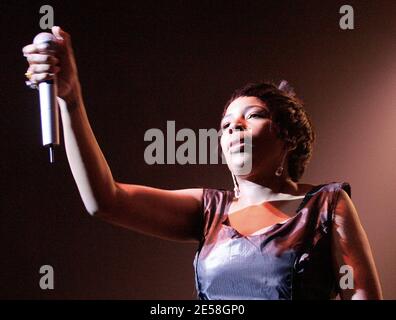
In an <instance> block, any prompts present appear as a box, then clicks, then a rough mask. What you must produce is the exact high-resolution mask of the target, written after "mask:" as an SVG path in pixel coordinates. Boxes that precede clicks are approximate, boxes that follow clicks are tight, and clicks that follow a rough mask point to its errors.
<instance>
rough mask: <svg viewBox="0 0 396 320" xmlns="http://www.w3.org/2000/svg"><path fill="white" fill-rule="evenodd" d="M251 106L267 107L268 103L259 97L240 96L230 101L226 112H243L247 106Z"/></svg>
mask: <svg viewBox="0 0 396 320" xmlns="http://www.w3.org/2000/svg"><path fill="white" fill-rule="evenodd" d="M251 106H258V107H264V108H267V107H266V104H265V103H264V102H263V101H261V100H260V99H259V98H257V97H239V98H237V99H235V100H234V101H232V102H231V103H230V105H229V106H228V108H227V110H226V112H225V114H231V113H235V112H242V111H243V110H244V109H245V108H247V107H251ZM267 109H268V108H267Z"/></svg>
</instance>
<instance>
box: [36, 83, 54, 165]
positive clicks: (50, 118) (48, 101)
mask: <svg viewBox="0 0 396 320" xmlns="http://www.w3.org/2000/svg"><path fill="white" fill-rule="evenodd" d="M38 89H39V96H40V116H41V134H42V140H43V146H44V147H47V148H49V157H50V163H54V161H55V158H54V148H55V147H56V146H59V108H58V105H57V100H56V96H57V94H56V85H55V81H54V80H47V81H43V82H40V83H39V84H38Z"/></svg>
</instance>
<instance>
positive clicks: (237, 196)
mask: <svg viewBox="0 0 396 320" xmlns="http://www.w3.org/2000/svg"><path fill="white" fill-rule="evenodd" d="M231 175H232V180H233V181H234V196H235V198H237V199H239V196H240V191H239V185H238V182H237V181H236V177H235V175H234V174H233V173H231Z"/></svg>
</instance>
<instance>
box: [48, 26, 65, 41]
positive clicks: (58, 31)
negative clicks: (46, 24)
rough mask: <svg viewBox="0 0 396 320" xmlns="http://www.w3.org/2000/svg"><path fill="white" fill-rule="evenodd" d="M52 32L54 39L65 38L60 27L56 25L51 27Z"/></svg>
mask: <svg viewBox="0 0 396 320" xmlns="http://www.w3.org/2000/svg"><path fill="white" fill-rule="evenodd" d="M51 31H52V34H53V35H54V36H55V38H56V39H58V40H65V38H64V37H63V36H62V33H64V32H63V30H62V29H61V27H58V26H53V27H52V28H51Z"/></svg>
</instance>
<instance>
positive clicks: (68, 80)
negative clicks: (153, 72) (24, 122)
mask: <svg viewBox="0 0 396 320" xmlns="http://www.w3.org/2000/svg"><path fill="white" fill-rule="evenodd" d="M52 32H53V34H54V35H55V36H56V38H57V45H56V48H55V50H53V51H49V48H48V47H46V46H45V45H34V44H30V45H28V46H25V47H24V48H23V52H24V55H25V56H26V57H27V60H28V62H29V69H28V74H30V75H31V76H30V80H31V81H32V82H40V81H44V80H49V79H52V78H54V75H56V77H57V85H58V96H59V98H58V102H59V107H60V111H61V119H62V127H63V136H64V143H65V149H66V154H67V158H68V161H69V165H70V168H71V171H72V174H73V177H74V180H75V182H76V184H77V187H78V190H79V192H80V195H81V198H82V200H83V202H84V205H85V208H86V209H87V211H88V212H89V213H90V214H91V215H93V216H97V217H99V218H102V219H104V220H105V221H108V222H110V223H113V224H116V225H120V226H123V227H126V228H130V229H133V230H135V231H138V232H142V233H145V234H149V235H153V236H157V237H161V238H166V239H172V240H180V241H191V240H195V241H198V240H199V239H200V234H201V228H202V218H201V217H202V215H201V204H202V189H184V190H173V191H170V190H161V189H156V188H150V187H146V186H139V185H128V184H124V183H118V182H116V181H115V180H114V179H113V176H112V173H111V170H110V168H109V166H108V164H107V162H106V159H105V157H104V155H103V153H102V152H101V150H100V147H99V145H98V143H97V141H96V138H95V136H94V133H93V131H92V129H91V126H90V123H89V120H88V116H87V113H86V109H85V106H84V102H83V98H82V94H81V86H80V83H79V79H78V73H77V67H76V63H75V59H74V54H73V49H72V45H71V39H70V36H69V34H67V33H66V32H64V31H63V30H61V29H60V28H59V27H53V28H52Z"/></svg>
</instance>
